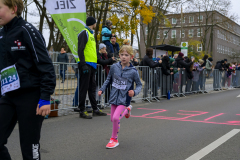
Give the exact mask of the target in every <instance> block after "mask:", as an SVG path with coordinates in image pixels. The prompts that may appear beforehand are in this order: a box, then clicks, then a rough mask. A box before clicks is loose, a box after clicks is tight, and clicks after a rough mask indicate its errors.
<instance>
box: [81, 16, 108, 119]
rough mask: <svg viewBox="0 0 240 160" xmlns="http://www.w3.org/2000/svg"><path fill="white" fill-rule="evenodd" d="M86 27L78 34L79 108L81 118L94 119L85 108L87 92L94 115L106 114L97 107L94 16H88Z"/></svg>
mask: <svg viewBox="0 0 240 160" xmlns="http://www.w3.org/2000/svg"><path fill="white" fill-rule="evenodd" d="M86 25H87V26H86V27H85V28H84V29H83V31H82V32H81V33H80V34H79V35H78V56H79V59H80V62H79V63H78V69H79V73H80V75H81V76H80V88H79V92H80V93H81V94H79V108H80V118H85V119H92V117H91V116H90V115H89V114H88V112H87V111H86V109H85V101H86V94H87V93H88V97H89V100H90V103H91V106H92V108H93V116H106V115H107V114H106V113H103V112H102V111H101V110H100V109H99V108H98V107H97V101H96V80H95V76H96V74H95V73H96V69H97V50H96V42H95V38H94V35H93V30H94V29H95V28H96V20H95V18H93V17H88V18H87V20H86Z"/></svg>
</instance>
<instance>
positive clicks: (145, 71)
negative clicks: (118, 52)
mask: <svg viewBox="0 0 240 160" xmlns="http://www.w3.org/2000/svg"><path fill="white" fill-rule="evenodd" d="M152 55H153V49H152V48H148V49H146V55H145V56H144V58H143V60H142V62H141V64H140V66H148V67H150V68H147V67H143V68H142V76H143V81H145V85H144V92H143V98H146V97H148V96H147V95H148V89H149V88H150V86H152V87H151V89H152V91H153V94H152V96H156V95H157V85H156V84H155V83H154V78H153V73H152V72H150V71H151V68H156V67H160V63H161V61H160V60H159V61H158V62H154V61H153V59H152ZM150 76H152V77H151V78H150ZM150 80H152V82H150Z"/></svg>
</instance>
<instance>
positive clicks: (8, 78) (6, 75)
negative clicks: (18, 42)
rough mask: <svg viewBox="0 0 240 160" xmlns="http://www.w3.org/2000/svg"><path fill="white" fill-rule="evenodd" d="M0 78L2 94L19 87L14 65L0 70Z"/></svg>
mask: <svg viewBox="0 0 240 160" xmlns="http://www.w3.org/2000/svg"><path fill="white" fill-rule="evenodd" d="M0 80H1V92H2V95H4V94H5V93H7V92H10V91H14V90H17V89H19V88H20V80H19V76H18V73H17V69H16V66H15V65H12V66H9V67H7V68H4V69H3V70H1V75H0Z"/></svg>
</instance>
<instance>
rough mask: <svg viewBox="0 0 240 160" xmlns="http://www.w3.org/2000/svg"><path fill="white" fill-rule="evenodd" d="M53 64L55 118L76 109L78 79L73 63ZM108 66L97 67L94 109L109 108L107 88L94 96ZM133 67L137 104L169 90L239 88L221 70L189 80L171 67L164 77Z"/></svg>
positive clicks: (235, 77) (239, 74) (238, 81)
mask: <svg viewBox="0 0 240 160" xmlns="http://www.w3.org/2000/svg"><path fill="white" fill-rule="evenodd" d="M53 65H54V69H55V72H56V75H57V82H56V84H57V85H56V88H55V92H54V94H53V95H52V98H53V99H55V100H59V101H60V103H59V104H58V105H55V103H54V107H53V108H51V110H52V111H58V114H59V115H66V114H69V113H70V112H71V111H73V109H75V108H77V107H78V106H79V100H78V98H79V94H80V92H79V86H80V80H79V78H80V76H81V75H80V74H79V72H77V71H74V70H73V69H72V68H73V65H76V66H77V63H57V62H54V63H53ZM110 67H111V66H109V68H108V69H107V70H106V68H105V67H103V66H101V65H98V66H97V71H96V72H97V73H96V100H97V104H98V107H101V108H104V107H106V106H108V105H109V104H108V100H109V96H110V91H111V86H110V87H109V89H107V90H106V91H105V92H104V94H103V95H102V96H101V97H99V96H98V90H99V89H100V88H101V87H102V85H103V83H104V82H105V80H106V79H107V74H108V73H107V72H108V71H109V70H110ZM135 68H136V69H137V71H138V73H139V77H140V79H141V82H142V90H141V92H140V94H139V95H137V96H136V97H133V100H134V101H138V102H141V101H147V102H150V103H151V101H152V100H157V101H159V100H160V98H161V97H167V94H168V91H170V94H171V96H172V97H174V96H178V97H180V96H185V95H186V94H188V93H199V92H201V93H204V92H206V91H211V90H221V89H222V85H223V86H225V85H224V84H226V85H227V87H228V88H231V87H232V86H233V87H239V85H240V71H236V74H232V75H231V76H227V75H226V77H225V74H226V72H225V71H219V70H212V71H207V70H203V71H202V73H201V72H196V71H193V75H194V76H193V79H189V78H188V77H187V73H186V70H185V69H177V68H175V69H174V70H175V71H177V72H174V73H175V74H173V75H168V76H166V75H164V74H163V72H162V69H161V68H159V67H157V68H150V67H148V66H136V67H135ZM77 70H78V69H77ZM76 72H77V73H76ZM201 74H202V75H201ZM134 88H135V85H134ZM87 99H88V97H87ZM87 101H88V100H87ZM88 103H89V102H88ZM86 106H88V104H86ZM89 107H91V106H89Z"/></svg>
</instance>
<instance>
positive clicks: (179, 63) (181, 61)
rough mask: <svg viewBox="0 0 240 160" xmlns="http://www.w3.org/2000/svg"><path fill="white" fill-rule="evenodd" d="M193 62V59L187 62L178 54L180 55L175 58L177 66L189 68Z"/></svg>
mask: <svg viewBox="0 0 240 160" xmlns="http://www.w3.org/2000/svg"><path fill="white" fill-rule="evenodd" d="M192 64H193V62H192V61H191V62H189V63H186V62H185V61H184V59H183V58H182V57H181V56H178V57H177V58H176V59H175V66H174V67H176V68H187V67H189V68H190V66H191V65H192Z"/></svg>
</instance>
